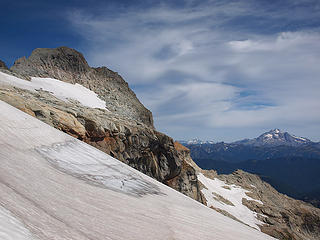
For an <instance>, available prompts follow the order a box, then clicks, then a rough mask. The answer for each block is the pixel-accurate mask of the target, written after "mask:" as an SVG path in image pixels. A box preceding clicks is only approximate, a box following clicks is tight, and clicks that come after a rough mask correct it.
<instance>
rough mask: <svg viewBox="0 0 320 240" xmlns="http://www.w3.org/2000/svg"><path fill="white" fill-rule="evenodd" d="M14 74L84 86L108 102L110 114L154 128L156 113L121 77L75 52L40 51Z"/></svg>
mask: <svg viewBox="0 0 320 240" xmlns="http://www.w3.org/2000/svg"><path fill="white" fill-rule="evenodd" d="M10 70H11V71H12V72H14V73H16V74H19V75H21V76H24V77H25V78H29V77H43V78H55V79H58V80H61V81H64V82H68V83H73V84H75V83H78V84H81V85H82V86H84V87H87V88H89V89H90V90H92V91H94V92H95V93H97V94H98V96H99V97H100V98H101V99H103V100H105V102H106V106H107V108H108V109H109V110H110V111H112V112H114V113H117V114H119V115H124V116H126V117H127V118H131V119H133V120H136V121H139V122H142V123H144V124H146V125H148V126H150V127H152V126H153V118H152V113H151V112H150V111H149V110H148V109H146V108H145V107H144V106H143V105H142V104H141V103H140V101H139V100H138V98H137V97H136V95H135V93H134V92H133V91H132V90H131V89H130V88H129V86H128V83H127V82H126V81H124V80H123V78H122V77H121V76H120V75H119V74H118V73H116V72H113V71H111V70H110V69H108V68H106V67H98V68H93V67H90V66H89V65H88V63H87V61H86V59H85V58H84V57H83V55H82V54H81V53H80V52H78V51H76V50H74V49H71V48H68V47H59V48H55V49H50V48H37V49H35V50H34V51H33V52H32V53H31V55H30V56H29V57H28V58H26V57H22V58H20V59H18V60H16V61H15V63H14V65H13V66H12V67H11V69H10Z"/></svg>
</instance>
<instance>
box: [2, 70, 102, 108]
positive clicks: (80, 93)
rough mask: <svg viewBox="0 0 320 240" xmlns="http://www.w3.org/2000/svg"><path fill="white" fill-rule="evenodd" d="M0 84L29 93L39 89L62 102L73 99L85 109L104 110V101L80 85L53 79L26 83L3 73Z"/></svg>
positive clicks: (34, 79) (38, 79)
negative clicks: (28, 91) (25, 90)
mask: <svg viewBox="0 0 320 240" xmlns="http://www.w3.org/2000/svg"><path fill="white" fill-rule="evenodd" d="M0 83H2V84H9V85H12V86H15V87H18V88H23V89H27V90H30V91H35V90H39V89H41V90H45V91H48V92H50V93H52V94H53V95H54V96H55V97H57V98H59V99H61V100H63V101H67V100H68V99H73V100H77V101H79V102H80V103H81V104H82V105H84V106H87V107H91V108H101V109H106V103H105V101H103V100H101V99H100V98H98V96H97V94H96V93H95V92H93V91H91V90H89V89H88V88H85V87H84V86H82V85H80V84H71V83H66V82H62V81H60V80H57V79H53V78H38V77H33V78H31V81H27V80H23V79H20V78H17V77H15V76H12V75H9V74H6V73H3V72H0ZM106 110H107V109H106Z"/></svg>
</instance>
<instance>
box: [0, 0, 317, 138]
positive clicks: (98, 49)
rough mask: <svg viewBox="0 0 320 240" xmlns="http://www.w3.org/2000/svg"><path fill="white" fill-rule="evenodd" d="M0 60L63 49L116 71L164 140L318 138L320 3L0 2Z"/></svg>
mask: <svg viewBox="0 0 320 240" xmlns="http://www.w3.org/2000/svg"><path fill="white" fill-rule="evenodd" d="M0 24H1V26H2V27H1V35H0V36H1V37H0V53H1V54H0V59H1V60H3V61H5V62H6V63H7V65H8V66H11V65H12V64H13V62H14V60H15V59H17V58H19V57H21V56H29V55H30V53H31V52H32V50H33V49H35V48H39V47H48V48H54V47H59V46H68V47H72V48H75V49H77V50H78V51H80V52H82V53H83V54H84V56H85V57H86V59H87V61H88V63H89V64H90V65H91V66H107V67H108V68H110V69H111V70H114V71H116V72H118V73H119V74H120V75H121V76H122V77H123V78H124V79H125V80H126V81H127V82H128V83H129V85H130V87H131V88H132V89H133V90H134V91H135V93H136V94H137V96H138V98H139V99H140V100H141V102H142V103H143V104H144V105H145V106H146V107H147V108H148V109H150V110H151V111H152V112H153V116H154V121H155V126H156V128H157V129H158V130H159V131H161V132H164V133H166V134H168V135H169V136H171V137H173V138H174V139H192V138H199V139H202V140H213V141H225V142H231V141H235V140H239V139H243V138H253V137H257V136H258V135H260V134H262V133H263V132H265V131H268V130H270V129H274V128H280V129H281V130H283V131H288V132H290V133H292V134H294V135H297V136H303V137H307V138H309V139H311V140H313V141H320V134H319V133H320V79H319V78H320V1H318V0H278V1H275V0H243V1H233V0H224V1H222V0H202V1H195V0H179V1H173V0H171V1H153V0H152V1H151V0H145V1H134V0H132V1H119V0H118V1H96V0H86V1H83V0H78V1H75V0H72V1H62V0H56V1H43V0H34V1H33V0H30V1H20V0H18V1H8V0H0Z"/></svg>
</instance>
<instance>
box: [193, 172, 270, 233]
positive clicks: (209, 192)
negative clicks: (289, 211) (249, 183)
mask: <svg viewBox="0 0 320 240" xmlns="http://www.w3.org/2000/svg"><path fill="white" fill-rule="evenodd" d="M198 179H199V181H200V182H201V183H202V184H203V185H204V186H205V187H206V188H203V189H202V190H201V192H202V193H203V195H204V196H205V198H206V201H207V206H208V207H211V206H212V207H214V208H218V209H221V210H224V211H226V212H228V213H230V214H231V215H232V216H234V217H236V218H237V219H238V220H240V221H241V222H243V223H245V224H248V225H249V226H251V227H253V228H256V229H259V230H260V228H259V226H258V225H263V224H264V223H263V222H261V221H259V220H258V219H257V213H255V212H254V211H251V210H250V209H249V208H247V207H246V206H245V205H243V204H242V198H245V199H247V200H252V201H256V202H258V203H259V204H263V202H261V201H259V200H256V199H253V198H251V197H248V196H247V195H246V192H249V191H247V190H245V189H243V188H241V187H240V186H236V185H234V184H232V185H228V184H226V183H224V182H223V181H221V180H219V179H217V178H215V179H210V178H207V177H205V176H204V175H203V174H202V173H199V174H198ZM219 196H222V197H223V198H224V199H226V200H228V202H223V200H222V201H221V199H219ZM230 203H231V204H230Z"/></svg>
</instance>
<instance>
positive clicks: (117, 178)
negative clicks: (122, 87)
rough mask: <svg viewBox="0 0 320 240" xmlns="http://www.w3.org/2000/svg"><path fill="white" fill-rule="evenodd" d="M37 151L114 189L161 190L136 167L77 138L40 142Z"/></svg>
mask: <svg viewBox="0 0 320 240" xmlns="http://www.w3.org/2000/svg"><path fill="white" fill-rule="evenodd" d="M37 151H38V152H39V153H40V154H41V155H42V156H44V157H45V158H46V159H47V160H48V161H49V162H50V163H51V164H52V165H53V166H55V167H56V168H58V169H59V170H61V171H63V172H66V173H68V174H70V175H73V176H75V177H78V178H80V179H82V180H85V181H87V182H88V183H91V184H94V185H97V186H101V187H106V188H109V189H112V190H115V191H119V192H123V193H127V194H132V195H135V196H143V195H145V194H161V192H160V190H159V188H158V187H157V186H156V185H155V184H153V183H151V182H149V181H147V180H145V179H143V178H142V177H141V176H140V175H139V174H137V170H135V169H132V168H128V166H127V165H125V164H124V163H122V162H120V161H118V160H116V159H114V158H113V157H111V156H109V155H107V154H105V153H103V152H101V151H98V150H97V149H95V148H93V147H91V146H89V145H87V144H85V143H83V142H81V141H78V140H75V139H74V140H71V141H67V142H63V143H56V144H53V145H52V146H49V147H47V146H41V147H38V148H37Z"/></svg>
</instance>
